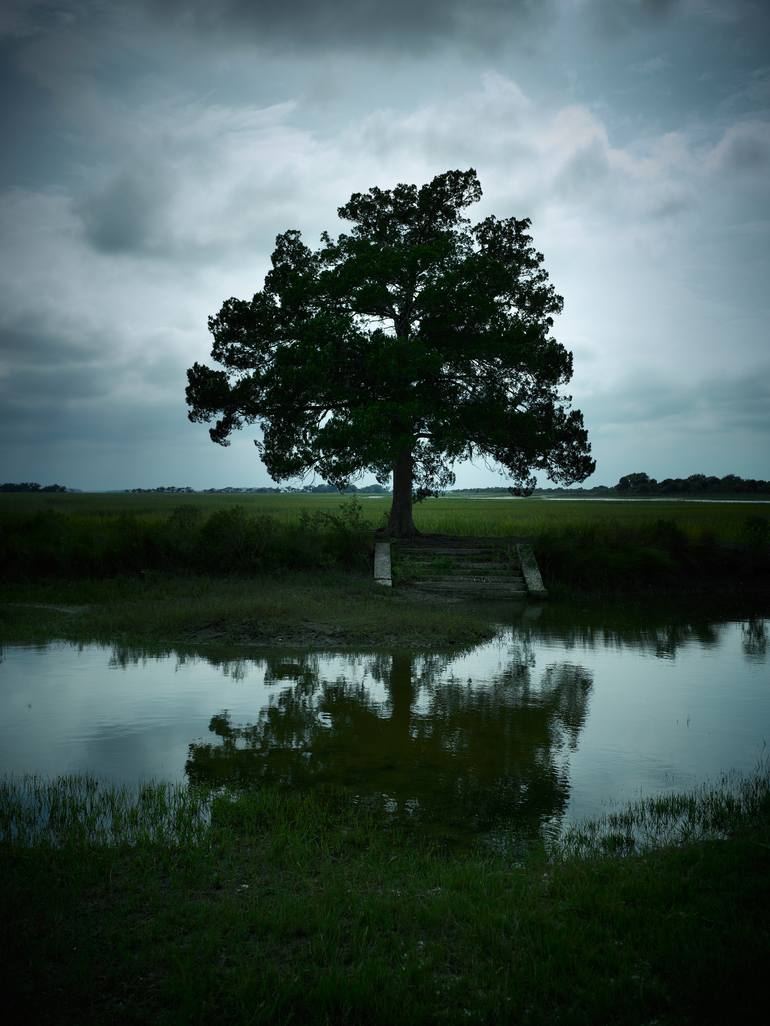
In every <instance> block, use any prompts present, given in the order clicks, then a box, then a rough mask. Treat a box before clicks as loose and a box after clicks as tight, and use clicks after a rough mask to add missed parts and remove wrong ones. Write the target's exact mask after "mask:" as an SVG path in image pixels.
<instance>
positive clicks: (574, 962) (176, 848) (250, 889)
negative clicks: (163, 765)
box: [0, 773, 770, 1024]
mask: <svg viewBox="0 0 770 1026" xmlns="http://www.w3.org/2000/svg"><path fill="white" fill-rule="evenodd" d="M100 791H101V789H100V788H99V787H98V786H97V785H96V784H95V783H94V782H93V781H90V782H89V781H80V782H78V781H72V780H69V781H59V782H55V783H50V782H49V783H41V782H39V781H37V782H36V781H26V782H24V781H6V782H5V784H4V786H3V787H2V789H0V837H3V838H4V840H3V841H2V842H0V858H1V859H2V886H1V889H0V893H2V908H1V909H0V940H1V941H2V944H3V951H4V960H3V971H4V973H5V976H6V979H5V983H4V997H5V999H6V1002H8V1003H9V1004H10V1005H11V1007H14V1005H15V1006H16V1007H23V1008H24V1010H25V1020H26V1021H31V1022H36V1023H48V1022H51V1023H53V1022H56V1023H70V1022H72V1023H76V1022H77V1023H91V1022H105V1021H109V1020H114V1021H118V1022H121V1023H122V1022H127V1023H128V1022H136V1023H139V1022H141V1023H145V1022H158V1023H195V1022H210V1021H213V1020H216V1021H221V1022H234V1023H247V1022H248V1023H275V1022H302V1023H364V1022H365V1023H388V1024H390V1023H395V1022H398V1023H445V1022H446V1023H456V1022H463V1023H468V1022H470V1023H484V1022H489V1023H492V1022H495V1023H496V1022H526V1023H587V1024H588V1023H599V1022H602V1023H604V1022H613V1023H638V1024H642V1023H651V1022H656V1023H686V1022H693V1023H703V1022H709V1023H723V1022H728V1021H740V1022H743V1023H751V1022H761V1021H764V1020H763V1018H762V1016H763V1014H764V1008H763V1005H764V996H765V985H764V972H765V967H766V964H767V957H768V954H769V953H770V950H769V949H770V927H769V926H768V922H767V916H766V911H767V908H768V902H769V901H770V873H769V872H768V870H770V844H769V843H768V842H770V780H768V777H767V774H766V773H765V774H763V775H762V776H760V777H758V778H756V779H755V780H753V781H747V782H744V783H743V784H739V785H737V787H735V786H734V787H732V788H728V789H727V791H726V790H725V788H724V787H722V788H720V789H717V790H711V791H709V790H705V791H702V792H699V793H698V794H697V795H690V796H685V797H683V798H682V799H681V801H680V803H679V804H677V803H676V802H673V803H670V804H669V807H668V813H664V812H663V806H659V808H658V812H657V816H658V831H657V832H658V836H659V837H661V838H662V837H663V834H662V833H661V831H662V830H664V829H669V828H672V826H673V824H674V823H675V822H679V823H681V821H682V808H683V806H682V802H683V803H684V804H685V805H687V807H688V808H689V809H690V812H689V814H688V818H689V822H690V827H691V830H693V831H694V830H696V828H697V831H698V832H697V833H691V834H690V835H689V840H688V841H687V843H685V844H683V845H682V846H680V847H667V848H663V849H658V850H651V851H648V852H647V853H646V854H643V855H638V854H634V855H627V854H626V855H625V857H622V858H619V857H617V856H615V857H609V856H608V855H607V854H606V852H607V851H608V850H610V849H608V848H607V846H606V845H604V844H603V842H601V841H597V839H598V838H599V837H600V836H605V837H606V836H608V835H607V830H606V829H605V828H604V827H602V826H601V825H596V826H594V827H588V828H583V830H582V834H583V836H584V837H585V838H587V837H589V836H592V837H593V838H594V841H596V843H595V844H593V847H591V845H590V844H589V845H588V847H586V846H585V844H584V845H583V847H582V849H581V851H580V852H579V853H578V854H579V857H577V855H576V853H575V852H574V851H570V850H569V848H568V846H567V847H561V848H559V849H553V850H552V851H551V852H550V858H549V857H548V854H547V853H545V852H543V851H539V852H538V851H535V850H533V851H531V852H530V854H529V855H528V856H527V857H526V858H525V859H524V860H523V861H521V857H520V856H518V858H519V861H513V860H512V859H510V858H506V857H505V856H503V855H500V854H495V853H494V852H492V851H490V850H489V849H485V848H482V847H479V848H477V849H475V850H473V851H470V852H464V853H459V854H458V853H451V852H447V851H442V850H440V849H437V848H436V847H432V846H430V845H428V844H427V843H424V842H421V841H420V839H419V838H418V837H417V836H415V835H414V834H410V833H408V832H404V831H403V830H400V829H396V828H395V827H393V826H389V825H388V824H387V822H383V820H382V819H381V818H380V817H379V816H378V815H377V814H376V812H375V811H374V810H371V809H366V808H362V807H358V808H351V807H350V806H349V805H347V804H346V803H344V802H342V801H341V800H340V799H339V797H338V796H336V795H334V794H330V793H329V794H323V793H320V794H315V795H304V796H298V795H296V794H293V795H292V794H282V793H279V792H276V791H272V790H270V791H263V792H258V793H256V794H252V795H249V796H245V797H242V798H240V799H238V800H232V799H227V798H224V797H219V798H215V799H213V802H212V800H211V799H208V798H206V797H205V796H203V795H199V796H195V795H190V796H188V798H187V799H186V800H185V801H186V804H185V803H184V802H180V797H179V793H178V792H175V791H174V790H173V789H169V790H164V789H163V788H155V789H154V790H153V789H152V788H150V789H149V791H147V793H146V794H145V796H144V797H142V795H141V794H140V795H139V796H138V798H136V799H132V798H131V797H130V795H129V794H128V793H124V794H123V795H122V796H120V795H116V794H115V792H112V791H110V790H109V789H107V790H106V792H105V794H104V795H103V796H102V797H101V798H100V797H98V795H99V794H100ZM728 792H729V794H728ZM35 802H37V804H36V805H35ZM110 803H112V806H113V807H114V808H118V809H120V810H121V815H120V824H121V826H120V828H119V829H118V830H117V831H116V832H115V833H114V834H113V835H112V836H111V837H110V838H109V841H110V843H105V840H106V839H105V835H104V829H103V825H102V826H99V822H100V817H99V815H96V814H95V811H94V810H95V809H96V810H98V809H101V810H102V812H103V811H104V809H105V808H107V807H109V806H110ZM196 803H197V804H196ZM32 806H34V807H35V809H36V815H35V816H32V815H31V814H30V813H29V812H28V811H27V812H25V810H29V809H30V808H31V807H32ZM182 806H183V807H184V809H185V816H183V817H182V819H183V822H184V823H185V824H187V825H188V826H189V824H190V822H191V821H192V820H191V816H192V819H194V818H195V812H196V809H197V812H198V814H199V822H200V824H201V832H200V834H199V836H198V837H197V839H195V840H193V841H190V839H189V836H188V837H187V838H186V843H184V844H180V843H176V842H175V841H174V837H173V834H174V823H175V822H177V821H178V820H179V816H180V812H179V810H180V807H182ZM52 810H53V811H52ZM717 810H718V811H717ZM625 815H626V821H625V828H627V827H628V825H629V823H631V824H636V826H637V827H640V826H641V822H642V820H645V822H646V823H647V824H648V825H649V823H650V822H651V821H650V816H649V809H648V810H647V813H646V814H645V813H643V812H642V811H640V807H637V808H636V811H634V810H633V809H632V810H626V813H625ZM41 817H42V820H44V821H45V822H46V823H48V824H50V826H46V827H45V828H39V829H38V832H37V834H36V835H35V829H36V828H35V827H34V823H40V822H41ZM209 819H210V826H209V825H208V823H209ZM14 822H15V823H17V824H18V823H21V824H22V827H21V829H18V828H17V829H16V831H15V832H14V829H13V823H14ZM25 823H26V827H24V826H23V824H25ZM102 823H103V817H102ZM616 826H617V824H615V825H614V826H610V831H612V830H614V829H615V827H616ZM25 831H26V833H25ZM30 831H31V832H30ZM714 836H718V837H719V838H721V839H720V840H713V839H712V840H709V839H708V838H713V837H714ZM14 838H15V839H14ZM696 838H697V840H696ZM669 839H670V838H669ZM680 840H686V838H685V835H680ZM652 847H654V845H653V846H652ZM614 850H617V849H614ZM624 850H627V849H624ZM602 852H603V853H604V854H602Z"/></svg>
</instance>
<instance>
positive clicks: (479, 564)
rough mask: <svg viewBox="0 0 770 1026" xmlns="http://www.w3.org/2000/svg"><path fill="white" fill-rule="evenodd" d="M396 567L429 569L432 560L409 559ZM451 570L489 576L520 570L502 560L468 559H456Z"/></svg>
mask: <svg viewBox="0 0 770 1026" xmlns="http://www.w3.org/2000/svg"><path fill="white" fill-rule="evenodd" d="M397 565H399V566H401V568H405V567H406V568H407V569H409V568H410V567H415V568H416V569H423V568H427V569H430V567H431V566H433V565H434V560H432V559H411V560H410V561H409V563H399V564H397ZM451 569H452V571H453V573H454V571H455V570H460V571H462V573H465V571H466V570H469V571H471V573H472V571H474V570H484V571H485V573H487V571H489V573H490V574H506V573H512V574H518V573H521V570H519V566H518V563H512V562H507V561H503V560H501V561H500V562H491V561H490V562H483V561H482V560H473V561H471V560H469V559H458V560H455V561H453V562H452V564H451ZM448 573H449V570H448Z"/></svg>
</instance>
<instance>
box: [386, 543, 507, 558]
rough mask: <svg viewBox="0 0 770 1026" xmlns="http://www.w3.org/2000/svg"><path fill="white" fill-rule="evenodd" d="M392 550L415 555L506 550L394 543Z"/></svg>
mask: <svg viewBox="0 0 770 1026" xmlns="http://www.w3.org/2000/svg"><path fill="white" fill-rule="evenodd" d="M394 550H395V551H396V552H397V553H398V554H399V555H410V556H412V555H415V556H425V555H431V556H456V555H460V556H464V555H470V556H478V555H487V554H488V555H495V556H498V555H500V556H504V555H505V554H506V550H505V549H504V548H502V547H501V546H499V545H452V546H448V545H447V546H444V545H436V546H427V545H414V546H412V545H395V546H394Z"/></svg>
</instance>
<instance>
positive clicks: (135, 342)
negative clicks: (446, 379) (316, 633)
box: [0, 0, 770, 487]
mask: <svg viewBox="0 0 770 1026" xmlns="http://www.w3.org/2000/svg"><path fill="white" fill-rule="evenodd" d="M769 27H770V16H768V14H767V9H766V7H765V5H756V4H751V3H748V2H746V3H742V2H736V3H734V4H728V5H720V4H716V3H711V2H710V0H669V2H664V0H659V2H652V0H647V2H646V0H620V2H618V3H612V4H610V3H607V2H603V0H563V2H557V0H552V2H549V3H535V2H531V3H527V2H518V3H517V2H506V0H484V2H481V3H478V4H474V5H468V4H465V3H459V2H452V0H450V2H438V0H434V2H429V3H426V4H419V5H418V4H414V3H412V2H410V3H406V2H405V0H403V2H402V0H398V2H396V3H394V4H391V5H388V7H387V8H385V7H383V6H382V5H379V4H377V5H375V4H374V3H371V4H370V3H355V2H353V0H349V2H338V3H331V2H328V3H323V2H321V3H318V2H316V3H311V2H310V0H307V2H305V0H302V2H299V3H296V4H292V5H289V4H285V3H284V4H279V3H277V2H273V0H270V2H261V3H256V4H247V3H245V2H238V0H232V2H229V3H223V4H203V3H198V2H197V0H191V2H184V0H171V2H164V3H162V4H161V3H160V0H157V2H151V0H146V2H143V3H138V4H136V5H128V4H118V3H112V4H111V3H104V2H97V0H62V2H60V3H57V4H55V5H54V4H50V3H47V2H35V0H28V2H27V0H16V2H15V3H10V4H7V5H6V6H5V7H4V8H3V14H2V19H1V20H0V53H1V54H2V57H3V60H2V62H0V68H1V69H2V70H1V71H0V75H2V82H0V85H1V86H2V88H1V89H0V117H2V119H3V123H4V128H5V138H6V139H9V140H12V143H13V144H12V145H9V146H7V147H5V149H4V152H3V154H2V156H1V157H0V233H1V234H2V238H3V247H4V248H3V261H2V267H0V392H1V393H2V394H0V430H1V431H2V432H3V437H4V439H5V443H6V444H5V446H4V451H3V465H2V467H1V468H0V476H1V477H2V479H4V480H12V479H38V480H42V481H47V480H59V481H63V482H64V483H67V484H71V485H73V486H78V487H130V486H132V485H152V484H161V483H177V484H191V485H194V486H198V487H206V486H211V485H222V484H237V483H242V484H265V483H268V479H267V475H266V473H265V471H264V468H262V467H261V465H260V464H259V462H258V461H257V459H256V455H255V450H254V447H253V446H252V445H251V438H252V437H253V436H254V434H255V432H254V431H250V432H243V436H242V437H241V438H239V439H236V440H235V442H234V444H233V445H232V447H231V448H230V449H227V450H223V449H221V448H218V447H214V446H212V445H211V443H210V442H209V440H208V437H207V433H206V430H205V427H202V426H201V425H191V424H189V423H188V422H187V420H186V410H185V405H184V383H185V369H186V368H187V367H188V366H190V365H191V364H192V363H193V362H194V361H195V360H206V359H207V353H208V348H209V339H208V335H207V331H206V318H207V315H208V314H211V313H213V312H215V311H216V310H217V309H218V308H219V306H220V304H221V302H222V301H223V299H225V298H226V297H228V296H231V295H236V296H250V295H251V294H252V293H253V292H254V291H255V290H256V289H257V288H259V287H260V284H261V281H262V278H263V275H264V273H265V271H266V270H267V267H268V266H269V257H270V253H271V250H272V246H273V242H274V239H275V236H276V234H277V233H278V232H281V231H283V230H285V229H286V228H289V227H292V228H299V229H301V230H302V232H303V235H304V236H305V237H306V239H307V240H308V241H309V242H310V243H311V244H312V243H314V242H315V241H316V240H317V239H318V236H319V234H320V232H321V231H322V230H324V229H329V230H330V231H332V232H335V231H337V230H339V228H340V227H341V225H340V224H339V222H338V221H337V217H336V210H337V207H338V206H339V205H340V204H342V203H343V202H345V200H346V199H347V198H348V197H349V195H350V194H351V193H352V192H353V191H359V190H362V189H367V188H368V187H369V186H371V185H375V184H376V185H379V186H381V187H389V186H392V185H393V184H395V183H396V182H399V181H407V182H417V183H420V182H424V181H427V180H429V179H430V178H432V177H433V176H434V175H435V174H437V173H440V172H441V171H444V170H447V169H448V168H453V167H460V168H466V167H469V166H473V167H475V168H476V169H477V171H478V173H479V177H480V179H481V182H482V186H483V188H484V196H483V199H482V202H481V203H480V204H479V206H478V208H477V209H476V210H472V211H471V214H472V216H473V217H474V218H480V217H482V216H484V215H486V214H487V213H495V214H497V215H498V216H510V215H514V216H517V217H524V216H530V217H531V218H532V219H533V229H532V230H533V234H534V238H535V242H536V244H537V246H538V248H539V249H541V250H542V251H543V252H544V254H545V263H546V267H547V268H548V270H549V272H550V274H551V278H552V280H553V282H554V284H555V286H556V288H557V291H559V292H560V293H561V294H563V295H564V298H565V312H564V315H563V316H562V317H561V318H560V319H559V321H558V323H557V325H556V328H555V333H556V334H557V337H559V338H560V339H561V340H562V341H563V342H564V343H565V344H566V345H567V346H568V348H570V349H572V350H573V351H574V354H575V378H574V381H573V383H572V387H571V391H572V394H573V396H574V402H575V404H576V405H577V406H579V407H581V408H583V409H584V412H585V414H586V422H587V426H588V428H589V432H590V434H591V436H592V438H593V440H594V449H595V455H596V456H597V461H598V467H597V473H596V476H595V478H594V481H595V482H596V483H611V482H613V481H615V480H617V478H618V477H619V476H620V474H622V473H626V472H629V471H632V470H635V469H645V470H647V471H648V472H649V473H650V474H651V475H653V476H655V477H658V478H661V477H664V476H668V475H672V476H674V475H676V476H681V475H685V476H686V475H687V474H689V473H693V472H696V471H702V472H705V473H714V474H724V473H729V472H735V473H741V474H743V475H744V476H756V477H769V476H770V444H768V441H769V439H768V416H767V411H768V409H770V402H768V399H770V396H768V393H767V386H766V384H765V382H767V380H768V379H769V378H770V367H768V363H767V358H768V351H769V349H770V347H769V346H768V329H767V324H768V323H770V298H768V293H767V288H766V283H765V278H766V268H767V263H768V255H769V254H768V250H769V249H770V219H769V218H768V216H767V212H768V210H770V186H769V184H768V183H769V182H770V175H769V174H768V165H770V54H769V53H768V46H767V40H768V38H769V35H770V34H769V33H768V32H767V31H766V30H767V29H768V28H769ZM458 480H459V481H460V483H465V484H472V483H475V484H491V483H495V479H494V478H493V477H492V476H491V475H490V474H489V472H488V471H486V470H484V469H482V468H473V467H469V466H464V467H461V468H460V471H459V474H458Z"/></svg>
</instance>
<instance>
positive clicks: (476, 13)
mask: <svg viewBox="0 0 770 1026" xmlns="http://www.w3.org/2000/svg"><path fill="white" fill-rule="evenodd" d="M148 8H149V10H150V11H151V12H152V14H153V15H154V16H155V17H156V18H157V19H158V21H159V22H160V23H166V24H171V25H173V26H174V28H175V29H177V30H183V31H189V30H193V31H195V32H197V33H201V34H204V35H206V36H209V37H210V36H211V35H212V34H214V35H217V34H219V35H224V36H227V37H232V36H237V37H239V38H240V39H241V40H243V39H244V37H245V38H246V39H248V40H249V41H250V42H251V43H256V44H258V45H260V46H268V45H270V46H279V47H282V48H285V49H287V50H310V51H318V50H320V49H330V50H344V49H347V48H349V47H355V48H362V49H364V50H369V51H377V50H396V51H401V52H404V53H413V54H414V53H425V52H427V51H429V50H432V49H433V48H435V47H437V46H440V45H441V44H443V43H445V42H448V41H450V42H453V43H455V44H457V45H461V46H465V45H468V46H472V47H482V48H489V49H497V48H498V47H499V45H500V44H501V43H503V42H517V41H519V40H520V37H521V34H525V35H527V36H529V35H530V34H531V32H533V31H534V30H535V29H542V28H543V26H545V25H546V24H547V23H548V22H549V21H551V20H552V19H553V17H554V16H555V15H556V13H557V10H558V4H557V3H556V2H555V0H476V2H475V3H473V4H469V3H467V0H422V2H420V3H415V2H414V0H391V2H390V3H387V4H383V3H382V2H381V0H294V2H293V3H286V2H285V0H257V2H253V0H252V2H250V0H223V2H221V3H217V4H212V3H209V2H207V0H148Z"/></svg>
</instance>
